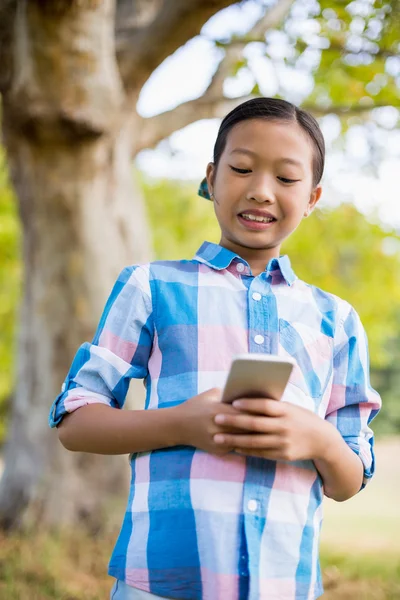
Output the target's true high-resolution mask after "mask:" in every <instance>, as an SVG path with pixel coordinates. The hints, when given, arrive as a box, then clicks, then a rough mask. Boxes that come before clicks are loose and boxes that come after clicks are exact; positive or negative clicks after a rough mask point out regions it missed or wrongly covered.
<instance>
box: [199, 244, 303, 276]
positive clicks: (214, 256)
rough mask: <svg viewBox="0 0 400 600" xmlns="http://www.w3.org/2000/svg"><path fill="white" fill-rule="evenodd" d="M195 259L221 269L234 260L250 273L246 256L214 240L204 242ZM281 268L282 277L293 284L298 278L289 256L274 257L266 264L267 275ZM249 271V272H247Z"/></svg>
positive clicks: (244, 272)
mask: <svg viewBox="0 0 400 600" xmlns="http://www.w3.org/2000/svg"><path fill="white" fill-rule="evenodd" d="M194 260H196V261H198V262H201V263H203V264H205V265H208V266H209V267H211V268H212V269H215V270H217V271H221V270H222V269H227V268H228V267H229V266H230V265H231V263H232V262H235V263H239V262H240V263H242V264H243V265H244V266H245V268H246V269H245V271H243V274H245V275H246V274H247V275H250V274H251V269H250V265H249V264H248V263H247V261H245V260H244V258H241V257H240V256H239V255H238V254H235V253H234V252H232V251H231V250H228V249H227V248H223V247H222V246H220V245H219V244H213V243H212V242H204V243H203V244H202V245H201V246H200V248H199V249H198V251H197V253H196V255H195V257H194ZM276 270H279V271H280V272H281V274H282V277H283V278H284V279H285V281H286V283H287V284H288V285H292V284H293V283H294V281H295V280H296V279H297V276H296V275H295V273H294V271H293V269H292V267H291V264H290V259H289V257H288V256H286V255H285V256H280V257H279V258H272V259H271V260H270V261H269V263H268V264H267V266H266V269H265V271H266V272H267V275H270V274H271V273H272V272H273V271H276ZM246 271H247V273H246Z"/></svg>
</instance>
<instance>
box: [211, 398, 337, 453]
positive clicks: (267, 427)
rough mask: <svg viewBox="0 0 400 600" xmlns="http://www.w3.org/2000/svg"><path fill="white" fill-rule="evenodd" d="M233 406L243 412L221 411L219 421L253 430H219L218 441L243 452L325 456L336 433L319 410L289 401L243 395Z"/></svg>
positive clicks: (227, 425) (216, 439)
mask: <svg viewBox="0 0 400 600" xmlns="http://www.w3.org/2000/svg"><path fill="white" fill-rule="evenodd" d="M233 406H234V408H236V409H238V410H240V411H241V413H239V414H238V415H228V414H217V415H216V416H215V422H216V423H217V424H218V425H223V426H224V427H228V428H229V427H232V428H235V429H241V430H243V431H248V432H251V433H243V434H242V433H239V434H238V433H234V434H230V433H218V434H216V435H215V436H214V442H215V443H216V444H217V445H220V446H221V447H224V446H227V447H230V448H232V447H233V448H234V449H235V451H236V452H238V453H240V454H246V455H249V456H260V457H262V458H268V459H271V460H286V461H294V460H315V459H318V458H324V455H325V452H326V450H327V446H329V440H330V439H331V437H333V434H334V432H336V430H335V428H334V427H333V426H332V425H331V424H330V423H328V422H327V421H325V420H324V419H322V418H321V417H319V416H318V415H316V414H315V413H313V412H311V411H310V410H307V409H305V408H301V407H299V406H296V405H294V404H290V403H288V402H281V401H277V400H272V399H262V398H256V399H254V398H253V399H245V398H243V399H240V400H237V401H235V402H234V404H233ZM336 433H337V432H336Z"/></svg>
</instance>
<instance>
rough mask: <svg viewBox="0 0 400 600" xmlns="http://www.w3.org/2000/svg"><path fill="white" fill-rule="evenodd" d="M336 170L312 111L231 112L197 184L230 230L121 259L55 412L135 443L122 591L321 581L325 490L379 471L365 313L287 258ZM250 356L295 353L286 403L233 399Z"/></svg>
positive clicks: (117, 558)
mask: <svg viewBox="0 0 400 600" xmlns="http://www.w3.org/2000/svg"><path fill="white" fill-rule="evenodd" d="M323 168H324V141H323V137H322V134H321V131H320V129H319V127H318V124H317V122H316V121H315V120H314V119H313V117H312V116H311V115H309V114H308V113H306V112H304V111H302V110H300V109H299V108H297V107H295V106H293V105H292V104H290V103H288V102H285V101H283V100H277V99H272V98H257V99H254V100H250V101H249V102H246V103H244V104H242V105H240V106H238V107H237V108H235V109H234V110H233V111H232V112H231V113H229V114H228V115H227V116H226V117H225V119H224V120H223V121H222V123H221V127H220V130H219V133H218V137H217V140H216V143H215V148H214V160H213V162H211V163H210V164H209V165H208V167H207V177H206V179H205V180H204V181H203V182H202V185H201V188H200V193H201V195H202V196H204V197H207V198H209V199H211V200H212V201H213V203H214V208H215V214H216V217H217V220H218V223H219V226H220V229H221V239H220V243H219V244H213V243H209V242H205V243H204V244H203V245H202V246H201V248H200V249H199V250H198V252H197V254H196V256H195V257H194V258H193V259H192V260H182V261H158V262H153V263H150V264H145V265H138V266H130V267H127V268H125V269H124V270H123V271H122V273H121V274H120V276H119V278H118V280H117V282H116V284H115V286H114V288H113V290H112V292H111V295H110V298H109V300H108V302H107V304H106V307H105V310H104V313H103V316H102V318H101V320H100V324H99V327H98V330H97V332H96V335H95V337H94V339H93V341H92V343H91V344H89V343H85V344H83V345H82V346H81V348H80V349H79V350H78V353H77V356H76V358H75V360H74V362H73V364H72V366H71V369H70V372H69V373H68V375H67V378H66V381H65V384H64V386H63V392H62V393H61V394H60V395H59V396H58V397H57V399H56V400H55V402H54V404H53V407H52V410H51V415H50V424H51V425H52V426H57V427H58V432H59V437H60V440H61V442H62V443H63V444H64V446H65V447H66V448H67V449H69V450H73V451H81V452H94V453H100V454H130V455H131V457H130V460H131V467H132V480H131V489H130V494H129V499H128V506H127V511H126V515H125V519H124V521H123V525H122V529H121V533H120V536H119V538H118V541H117V543H116V546H115V549H114V552H113V555H112V558H111V561H110V566H109V573H110V575H112V576H113V577H115V578H116V580H117V581H116V583H115V585H114V587H113V590H112V592H111V598H113V599H114V600H123V599H132V600H133V599H143V600H145V599H148V600H150V599H154V598H175V599H178V598H179V599H183V600H200V599H207V600H258V599H263V600H311V599H314V598H317V597H318V596H320V595H321V594H322V592H323V589H322V583H321V574H320V568H319V560H318V544H319V533H320V525H321V520H322V499H323V495H324V494H325V495H327V496H330V497H331V498H334V499H335V500H338V501H342V500H346V499H347V498H350V497H351V496H353V495H354V494H355V493H357V492H358V491H359V490H360V489H361V488H362V487H364V485H365V484H366V482H367V481H368V480H369V479H370V478H371V476H372V474H373V471H374V456H373V434H372V431H371V429H370V428H369V423H370V421H371V419H372V418H373V417H374V416H375V415H376V413H377V411H378V410H379V407H380V398H379V395H378V394H377V393H376V392H375V391H374V390H373V389H372V388H371V387H370V383H369V373H368V349H367V341H366V337H365V333H364V330H363V327H362V325H361V323H360V320H359V318H358V315H357V313H356V312H355V311H354V309H353V308H352V307H351V306H350V305H349V304H348V303H347V302H345V301H344V300H341V299H339V298H337V297H336V296H333V295H332V294H329V293H327V292H324V291H322V290H320V289H318V288H315V287H313V286H311V285H309V284H307V283H305V282H303V281H301V280H299V279H298V278H297V277H296V275H295V274H294V272H293V270H292V268H291V266H290V261H289V259H288V257H287V256H280V246H281V244H282V242H283V241H284V240H285V239H286V238H287V237H288V236H289V235H291V233H292V232H293V231H294V230H295V229H296V228H297V227H298V225H299V224H300V223H301V221H302V219H303V217H305V216H307V215H308V214H309V213H310V212H311V211H312V209H313V208H314V206H315V205H316V203H317V202H318V200H319V198H320V196H321V187H320V185H319V183H320V180H321V177H322V173H323ZM316 251H318V249H317V248H316ZM244 352H252V353H260V352H262V353H268V354H275V355H279V356H282V357H287V356H291V357H292V358H294V359H295V362H296V366H295V368H294V370H293V375H292V377H291V379H290V381H289V384H288V386H287V388H286V391H285V393H284V396H283V398H282V401H280V402H277V401H275V400H271V399H246V398H242V399H240V400H238V401H236V402H235V403H234V405H233V406H230V405H227V404H223V403H221V402H220V398H221V387H222V386H223V384H224V382H225V379H226V376H227V372H228V370H229V366H230V363H231V360H232V357H233V356H234V355H236V354H241V353H244ZM132 377H135V378H142V379H144V380H145V383H146V404H145V409H146V410H144V411H126V410H125V411H121V410H119V409H121V408H122V407H123V404H124V401H125V397H126V393H127V389H128V385H129V381H130V379H131V378H132Z"/></svg>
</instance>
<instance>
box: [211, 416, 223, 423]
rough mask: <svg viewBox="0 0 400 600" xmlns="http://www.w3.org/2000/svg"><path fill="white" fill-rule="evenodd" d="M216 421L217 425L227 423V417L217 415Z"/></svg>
mask: <svg viewBox="0 0 400 600" xmlns="http://www.w3.org/2000/svg"><path fill="white" fill-rule="evenodd" d="M214 421H215V422H216V423H223V422H224V421H225V415H216V416H215V418H214Z"/></svg>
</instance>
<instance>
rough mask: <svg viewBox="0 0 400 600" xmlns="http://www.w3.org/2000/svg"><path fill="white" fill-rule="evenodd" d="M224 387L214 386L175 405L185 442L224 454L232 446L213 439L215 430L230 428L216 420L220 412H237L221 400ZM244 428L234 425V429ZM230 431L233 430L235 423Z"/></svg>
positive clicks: (211, 452)
mask: <svg viewBox="0 0 400 600" xmlns="http://www.w3.org/2000/svg"><path fill="white" fill-rule="evenodd" d="M221 396H222V390H221V389H220V388H212V389H210V390H207V391H206V392H203V393H202V394H198V395H197V396H193V397H192V398H189V400H186V402H183V403H182V404H180V405H179V406H176V407H175V410H176V411H177V415H178V423H179V425H178V427H179V438H180V440H181V444H182V445H184V446H194V447H195V448H199V449H200V450H204V452H209V453H210V454H217V455H219V456H223V455H224V454H227V453H228V452H231V451H232V450H233V448H229V447H228V448H221V447H220V446H218V445H217V444H216V443H215V442H214V435H215V434H216V433H227V432H228V428H227V427H223V426H222V425H217V424H216V423H215V422H214V419H215V416H216V415H217V414H228V415H238V414H239V411H238V410H236V409H235V408H233V406H231V405H230V404H225V403H223V402H221ZM238 431H241V430H237V429H235V432H238ZM229 433H233V429H232V427H230V428H229Z"/></svg>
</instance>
